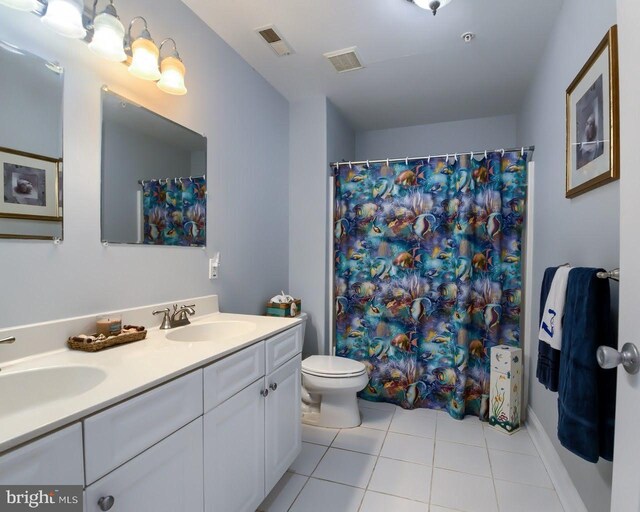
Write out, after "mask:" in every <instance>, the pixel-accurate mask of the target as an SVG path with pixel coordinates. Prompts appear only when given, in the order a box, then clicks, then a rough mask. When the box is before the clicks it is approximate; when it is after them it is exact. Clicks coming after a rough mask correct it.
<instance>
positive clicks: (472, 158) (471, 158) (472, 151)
mask: <svg viewBox="0 0 640 512" xmlns="http://www.w3.org/2000/svg"><path fill="white" fill-rule="evenodd" d="M471 160H473V151H471Z"/></svg>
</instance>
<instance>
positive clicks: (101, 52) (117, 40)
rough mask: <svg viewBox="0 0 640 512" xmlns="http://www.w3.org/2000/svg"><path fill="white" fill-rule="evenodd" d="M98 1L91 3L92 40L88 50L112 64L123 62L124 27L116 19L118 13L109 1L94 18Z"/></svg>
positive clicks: (124, 56)
mask: <svg viewBox="0 0 640 512" xmlns="http://www.w3.org/2000/svg"><path fill="white" fill-rule="evenodd" d="M97 5H98V0H94V2H93V38H92V39H91V42H90V43H89V50H91V51H92V52H93V53H95V54H96V55H98V56H100V57H102V58H103V59H107V60H110V61H113V62H124V61H125V60H127V54H126V53H125V52H124V26H123V25H122V23H121V22H120V18H118V13H117V12H116V8H115V7H114V5H113V0H110V1H109V4H108V5H107V7H105V9H104V11H102V12H101V13H100V14H98V15H97V16H96V12H97V11H96V7H97Z"/></svg>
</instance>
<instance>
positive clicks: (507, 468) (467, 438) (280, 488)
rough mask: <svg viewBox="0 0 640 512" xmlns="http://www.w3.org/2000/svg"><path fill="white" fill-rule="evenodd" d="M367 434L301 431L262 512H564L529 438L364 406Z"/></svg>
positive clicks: (471, 421)
mask: <svg viewBox="0 0 640 512" xmlns="http://www.w3.org/2000/svg"><path fill="white" fill-rule="evenodd" d="M360 411H361V413H362V426H361V427H358V428H354V429H345V430H337V429H326V428H318V427H310V426H307V425H304V426H303V434H302V441H303V443H302V453H301V454H300V456H299V457H298V458H297V460H296V461H295V462H294V463H293V464H292V465H291V467H290V468H289V471H288V472H287V473H286V474H285V476H284V477H283V478H282V480H280V482H279V483H278V485H277V486H276V488H275V489H274V490H273V491H272V492H271V494H270V495H269V496H268V497H267V498H266V499H265V501H264V502H263V503H262V504H261V505H260V507H259V508H258V511H259V512H454V511H459V512H541V511H545V512H563V509H562V506H561V505H560V501H559V500H558V496H557V494H556V491H555V490H554V488H553V484H552V483H551V480H550V479H549V475H548V474H547V471H546V469H545V467H544V465H543V463H542V460H541V459H540V457H539V456H538V453H537V451H536V448H535V446H534V445H533V443H532V441H531V438H530V437H529V434H528V433H527V431H526V429H523V430H522V431H521V432H518V433H516V434H514V435H512V436H507V435H504V434H501V433H499V432H495V431H493V430H492V429H490V428H488V426H487V425H484V424H482V423H480V422H479V421H478V419H477V418H475V417H468V418H466V419H465V420H464V421H456V420H453V419H451V418H450V417H449V415H448V414H446V413H442V412H436V411H431V410H425V409H420V410H415V411H405V410H403V409H401V408H399V407H396V406H394V405H391V404H378V403H371V402H366V401H363V400H361V401H360Z"/></svg>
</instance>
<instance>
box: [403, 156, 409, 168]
mask: <svg viewBox="0 0 640 512" xmlns="http://www.w3.org/2000/svg"><path fill="white" fill-rule="evenodd" d="M404 165H406V166H407V167H408V166H409V157H408V156H407V157H405V158H404Z"/></svg>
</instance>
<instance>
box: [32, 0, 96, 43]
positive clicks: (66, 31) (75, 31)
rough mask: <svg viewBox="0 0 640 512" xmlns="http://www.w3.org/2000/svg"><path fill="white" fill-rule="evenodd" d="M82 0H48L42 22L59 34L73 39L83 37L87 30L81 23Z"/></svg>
mask: <svg viewBox="0 0 640 512" xmlns="http://www.w3.org/2000/svg"><path fill="white" fill-rule="evenodd" d="M83 10H84V4H83V2H82V0H49V3H48V4H47V11H46V13H45V15H44V16H43V17H42V23H44V24H45V25H47V26H48V27H49V28H51V29H52V30H54V31H55V32H57V33H58V34H60V35H61V36H65V37H70V38H73V39H83V38H84V37H85V36H86V35H87V30H86V29H85V28H84V25H83V24H82V11H83Z"/></svg>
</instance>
